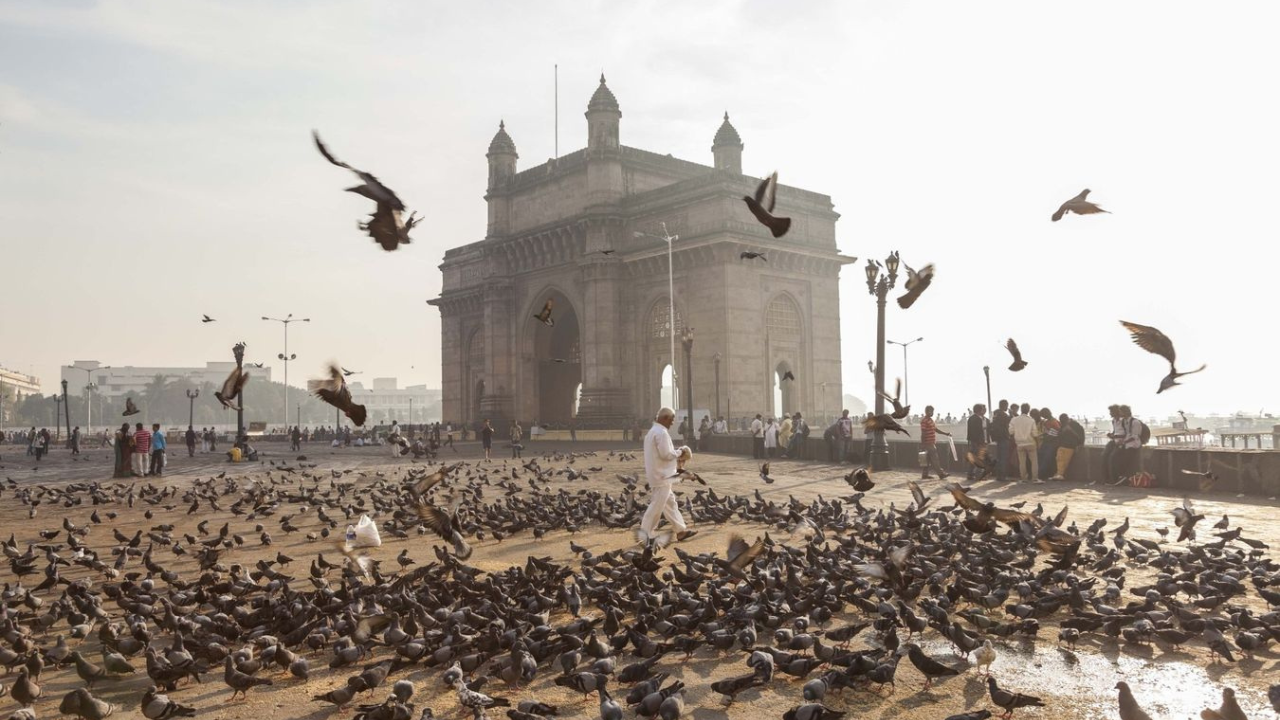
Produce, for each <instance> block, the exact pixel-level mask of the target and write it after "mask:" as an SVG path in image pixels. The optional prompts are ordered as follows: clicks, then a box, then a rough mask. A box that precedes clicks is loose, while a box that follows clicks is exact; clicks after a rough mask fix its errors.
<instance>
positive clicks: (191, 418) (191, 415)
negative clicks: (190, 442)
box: [187, 388, 200, 427]
mask: <svg viewBox="0 0 1280 720" xmlns="http://www.w3.org/2000/svg"><path fill="white" fill-rule="evenodd" d="M198 397H200V390H199V389H198V388H197V389H196V390H192V389H191V388H187V427H195V424H196V423H195V418H196V398H198Z"/></svg>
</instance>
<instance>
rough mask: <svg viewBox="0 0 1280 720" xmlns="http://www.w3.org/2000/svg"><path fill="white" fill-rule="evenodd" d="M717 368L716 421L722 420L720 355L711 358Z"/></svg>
mask: <svg viewBox="0 0 1280 720" xmlns="http://www.w3.org/2000/svg"><path fill="white" fill-rule="evenodd" d="M711 360H712V362H714V363H715V366H716V421H717V422H719V420H720V353H716V354H715V355H712V356H711Z"/></svg>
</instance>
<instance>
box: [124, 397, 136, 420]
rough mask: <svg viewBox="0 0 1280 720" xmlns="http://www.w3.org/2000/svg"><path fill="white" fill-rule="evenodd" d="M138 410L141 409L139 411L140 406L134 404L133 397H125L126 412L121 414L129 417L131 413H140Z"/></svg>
mask: <svg viewBox="0 0 1280 720" xmlns="http://www.w3.org/2000/svg"><path fill="white" fill-rule="evenodd" d="M138 412H139V411H138V406H137V405H134V404H133V398H131V397H127V398H125V399H124V412H122V413H120V414H121V415H123V416H124V417H129V416H130V415H137V414H138Z"/></svg>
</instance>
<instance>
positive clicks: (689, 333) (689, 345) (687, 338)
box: [680, 327, 698, 442]
mask: <svg viewBox="0 0 1280 720" xmlns="http://www.w3.org/2000/svg"><path fill="white" fill-rule="evenodd" d="M680 340H681V343H682V344H683V345H684V366H685V370H686V374H687V375H688V378H687V379H686V380H685V398H684V401H685V403H686V404H687V405H688V406H689V407H688V410H686V411H685V417H686V418H688V420H689V438H693V437H697V432H698V431H697V426H696V425H694V419H693V328H691V327H685V329H684V334H683V336H682V337H681V338H680ZM689 438H685V442H688V441H689Z"/></svg>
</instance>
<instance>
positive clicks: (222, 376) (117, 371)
mask: <svg viewBox="0 0 1280 720" xmlns="http://www.w3.org/2000/svg"><path fill="white" fill-rule="evenodd" d="M235 366H236V364H235V363H234V362H231V361H225V362H207V363H205V364H204V367H202V368H193V367H185V368H184V367H134V366H132V365H124V366H121V367H115V366H104V365H103V364H102V363H100V362H98V361H97V360H77V361H75V362H74V363H72V364H71V365H64V366H63V367H62V379H63V380H66V381H67V386H68V388H69V389H68V392H80V391H81V390H82V389H83V388H84V387H85V385H87V384H88V382H89V381H92V382H93V383H95V384H96V385H97V386H98V392H99V393H101V394H102V395H104V396H106V397H120V396H122V395H127V394H129V393H130V392H132V393H133V394H134V395H141V394H142V391H143V390H144V389H145V388H146V387H147V385H149V384H150V383H152V382H154V381H155V379H156V376H157V375H159V376H161V377H163V378H164V379H165V380H166V381H168V382H173V381H177V380H185V381H186V382H189V383H191V384H193V385H197V386H199V385H202V384H204V383H212V384H213V385H216V386H221V385H222V383H223V381H224V380H226V379H227V375H229V374H231V371H232V370H233V369H234V368H235ZM245 367H246V369H248V371H249V374H250V376H251V377H252V378H253V380H254V381H260V382H271V368H269V367H260V368H259V367H253V366H252V365H248V364H246V366H245ZM86 371H87V372H86Z"/></svg>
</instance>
